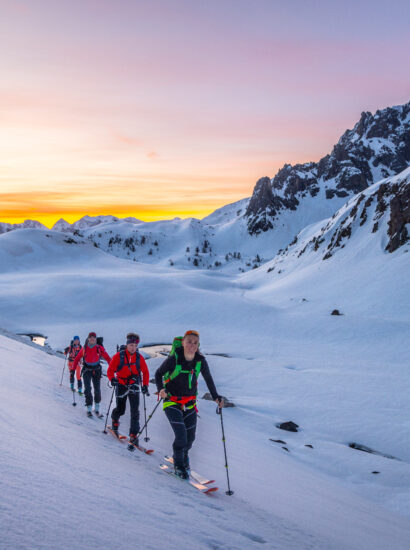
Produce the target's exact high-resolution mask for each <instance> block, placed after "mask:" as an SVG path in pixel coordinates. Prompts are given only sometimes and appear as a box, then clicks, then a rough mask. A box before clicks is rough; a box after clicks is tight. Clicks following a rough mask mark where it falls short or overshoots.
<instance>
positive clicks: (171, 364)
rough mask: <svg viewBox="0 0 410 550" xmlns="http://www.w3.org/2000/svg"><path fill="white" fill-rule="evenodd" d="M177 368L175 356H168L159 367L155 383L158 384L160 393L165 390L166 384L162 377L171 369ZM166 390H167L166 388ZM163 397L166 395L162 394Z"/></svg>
mask: <svg viewBox="0 0 410 550" xmlns="http://www.w3.org/2000/svg"><path fill="white" fill-rule="evenodd" d="M174 368H175V357H167V358H166V359H165V361H164V362H163V363H162V365H161V366H160V367H158V368H157V370H156V372H155V383H156V385H157V390H158V393H160V392H161V391H162V390H164V384H163V382H162V377H163V376H164V374H165V373H166V372H168V371H169V370H174ZM164 391H165V390H164ZM161 397H164V396H163V395H161Z"/></svg>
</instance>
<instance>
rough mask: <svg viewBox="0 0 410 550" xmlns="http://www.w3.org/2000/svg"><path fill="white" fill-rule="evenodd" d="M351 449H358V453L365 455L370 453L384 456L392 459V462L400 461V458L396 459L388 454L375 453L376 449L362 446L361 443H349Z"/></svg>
mask: <svg viewBox="0 0 410 550" xmlns="http://www.w3.org/2000/svg"><path fill="white" fill-rule="evenodd" d="M349 447H350V448H351V449H357V450H358V451H363V452H364V453H370V454H372V455H378V456H383V457H384V458H390V459H392V460H400V459H399V458H396V457H395V456H393V455H388V454H385V453H381V452H379V451H375V450H374V449H371V448H370V447H367V446H366V445H362V444H361V443H349Z"/></svg>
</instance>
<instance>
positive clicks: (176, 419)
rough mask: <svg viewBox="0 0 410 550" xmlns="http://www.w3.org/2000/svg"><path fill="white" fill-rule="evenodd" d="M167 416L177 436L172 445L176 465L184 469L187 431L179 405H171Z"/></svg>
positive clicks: (167, 409)
mask: <svg viewBox="0 0 410 550" xmlns="http://www.w3.org/2000/svg"><path fill="white" fill-rule="evenodd" d="M165 414H166V416H167V418H168V420H169V423H170V424H171V428H172V429H173V431H174V435H175V439H174V442H173V444H172V448H173V451H174V464H175V466H176V467H177V468H184V449H185V448H186V446H187V431H186V427H185V423H184V417H183V415H182V411H181V409H180V408H179V406H178V405H171V406H170V407H167V408H166V409H165Z"/></svg>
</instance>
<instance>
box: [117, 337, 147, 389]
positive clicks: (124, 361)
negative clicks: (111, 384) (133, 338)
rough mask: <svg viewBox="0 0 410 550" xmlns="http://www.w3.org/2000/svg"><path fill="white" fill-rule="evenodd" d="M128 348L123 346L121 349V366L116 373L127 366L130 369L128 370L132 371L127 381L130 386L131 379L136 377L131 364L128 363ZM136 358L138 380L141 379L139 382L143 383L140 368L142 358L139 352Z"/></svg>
mask: <svg viewBox="0 0 410 550" xmlns="http://www.w3.org/2000/svg"><path fill="white" fill-rule="evenodd" d="M126 349H127V348H126V346H121V347H120V364H119V365H118V367H117V369H116V371H115V373H117V372H118V371H120V370H121V369H122V368H123V366H124V365H125V364H126V365H127V367H128V370H129V371H130V375H129V376H128V379H127V385H128V384H129V382H130V380H131V378H132V377H133V376H135V375H134V374H133V372H132V370H131V364H130V363H129V361H128V357H127V354H126ZM135 354H136V356H135V368H136V369H137V372H138V378H139V381H140V383H141V379H142V378H141V368H140V363H141V356H140V354H139V351H138V350H137V351H136V352H135Z"/></svg>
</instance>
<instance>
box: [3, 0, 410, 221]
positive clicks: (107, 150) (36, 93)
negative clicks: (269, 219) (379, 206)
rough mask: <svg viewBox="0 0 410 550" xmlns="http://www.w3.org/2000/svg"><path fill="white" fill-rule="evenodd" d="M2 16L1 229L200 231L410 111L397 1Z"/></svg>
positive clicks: (102, 7)
mask: <svg viewBox="0 0 410 550" xmlns="http://www.w3.org/2000/svg"><path fill="white" fill-rule="evenodd" d="M0 3H1V12H2V17H1V18H0V45H1V47H2V51H3V52H5V53H6V55H3V56H2V58H1V60H0V68H1V74H2V83H1V86H0V122H1V124H0V151H1V156H0V221H3V222H9V223H19V222H22V221H24V220H25V219H28V218H29V219H36V220H38V221H40V222H42V223H44V224H45V225H47V226H48V227H51V226H52V225H53V224H54V223H55V222H56V221H57V220H58V219H59V218H64V219H65V220H67V221H69V222H73V221H76V220H77V219H79V218H81V217H82V216H84V215H86V214H88V215H90V216H96V215H107V214H111V215H114V216H117V217H127V216H133V217H136V218H138V219H142V220H144V221H151V220H157V219H164V218H173V217H190V216H195V217H199V218H201V217H204V216H206V215H207V214H209V213H211V212H212V211H214V210H215V209H217V208H219V207H221V206H224V205H225V204H228V203H231V202H235V201H237V200H240V199H242V198H245V197H249V196H250V195H251V194H252V190H253V187H254V185H255V183H256V181H257V179H258V178H260V177H263V176H270V177H273V176H274V175H275V173H276V172H277V170H278V169H279V168H281V167H282V166H283V165H284V164H285V163H303V162H307V161H317V160H319V159H320V158H321V157H323V156H324V155H326V154H327V153H329V152H330V151H331V148H332V146H333V145H334V144H335V143H336V142H337V140H338V139H339V137H340V136H341V135H342V133H343V132H344V131H345V130H346V129H347V128H351V127H353V125H354V124H355V123H356V122H357V121H358V120H359V118H360V114H361V112H362V111H364V110H366V111H372V112H374V111H375V110H377V109H382V108H385V107H388V106H392V105H397V104H401V103H405V102H407V101H408V100H409V99H410V93H409V92H410V77H409V72H408V70H406V69H405V67H406V63H405V62H403V61H404V59H403V56H405V55H406V53H405V52H408V51H409V38H408V28H407V27H408V23H407V22H408V16H409V7H408V3H407V2H405V1H402V0H398V1H397V2H395V3H394V9H392V4H391V2H388V1H384V0H383V1H382V0H375V1H374V2H370V0H369V1H353V0H350V1H349V0H347V1H346V2H344V3H343V5H338V4H336V3H333V2H327V1H325V0H316V1H312V2H305V1H302V0H295V1H294V2H292V3H286V4H285V3H283V2H279V1H276V0H259V1H258V2H257V3H255V2H253V1H251V0H235V1H234V0H220V1H218V2H217V1H216V0H209V2H206V3H203V2H198V3H195V2H192V1H188V0H153V1H152V2H143V1H138V0H119V1H118V2H115V3H114V2H111V1H109V0H99V1H96V0H81V1H80V0H70V1H68V0H61V1H59V2H54V1H52V0H39V1H38V2H36V3H31V2H28V1H24V0H21V1H14V0H0Z"/></svg>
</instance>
